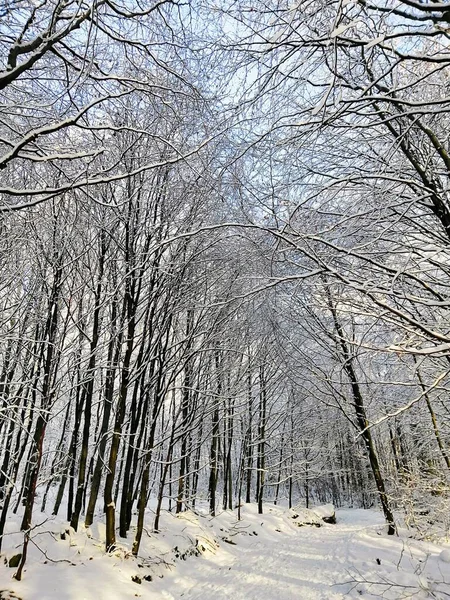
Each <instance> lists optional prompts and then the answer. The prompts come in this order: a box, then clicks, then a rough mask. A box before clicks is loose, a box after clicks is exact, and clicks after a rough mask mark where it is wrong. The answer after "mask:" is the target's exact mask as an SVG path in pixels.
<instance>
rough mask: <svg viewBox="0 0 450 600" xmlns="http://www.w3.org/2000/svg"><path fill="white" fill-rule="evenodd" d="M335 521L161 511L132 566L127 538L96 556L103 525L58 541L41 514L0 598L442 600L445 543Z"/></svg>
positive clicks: (353, 514)
mask: <svg viewBox="0 0 450 600" xmlns="http://www.w3.org/2000/svg"><path fill="white" fill-rule="evenodd" d="M336 516H337V524H336V525H331V524H323V526H321V527H314V526H306V525H305V526H302V527H298V523H299V522H300V521H299V520H298V519H297V520H294V519H292V512H290V511H287V510H286V509H284V508H281V507H276V506H272V505H266V506H265V514H264V515H258V514H257V512H256V507H254V506H249V505H245V506H244V507H243V508H242V520H241V521H237V515H236V512H231V511H225V512H223V513H221V514H220V515H218V516H217V517H215V518H211V517H209V516H198V515H194V514H193V513H191V512H186V513H182V514H181V515H179V516H175V515H173V514H172V513H168V512H165V513H164V514H163V518H162V523H161V528H160V531H159V532H158V533H153V532H151V531H150V529H149V530H147V531H146V533H145V534H144V536H143V542H142V546H141V554H142V558H138V559H135V558H133V557H132V556H131V555H130V552H129V548H130V547H131V543H132V538H131V536H130V539H129V540H120V542H121V543H120V547H119V548H118V550H117V551H116V552H115V553H113V554H111V555H105V552H104V543H103V539H104V535H103V534H104V526H103V525H101V524H100V525H97V526H95V527H94V526H93V527H92V528H91V529H90V530H85V529H84V528H83V527H80V531H79V532H78V533H75V532H73V530H72V531H69V530H67V531H68V532H67V533H66V524H65V523H63V522H61V520H59V521H57V520H55V519H49V518H48V517H45V515H42V514H41V515H39V516H36V519H37V521H38V522H41V524H40V525H39V527H36V529H35V530H34V531H33V543H32V544H31V546H30V550H29V559H28V561H27V565H26V567H25V571H24V576H23V580H22V581H21V582H17V581H15V580H14V579H13V578H12V575H13V573H14V571H15V569H12V568H9V567H8V566H7V564H4V565H3V564H2V566H1V567H0V591H1V592H2V593H1V594H0V598H5V599H6V598H8V599H9V598H11V599H13V598H20V599H21V600H125V599H128V598H136V597H137V598H142V599H143V600H146V599H148V600H150V599H151V600H178V599H180V600H253V599H254V600H338V599H342V598H362V599H366V600H369V599H373V598H384V599H385V600H393V599H401V598H413V599H418V600H419V599H422V598H437V599H440V600H441V599H442V600H445V599H448V598H450V544H447V545H445V544H444V545H443V546H442V545H436V544H433V543H431V542H425V541H417V540H414V539H412V538H408V537H407V533H406V531H405V532H401V533H400V535H399V537H392V536H391V537H389V536H387V535H386V533H385V530H384V527H383V519H382V515H381V514H380V513H379V512H377V511H375V510H359V509H346V510H338V511H337V513H336ZM39 517H42V518H41V519H40V521H39ZM18 523H19V520H17V522H13V521H11V522H10V523H9V524H8V529H9V532H10V533H9V535H7V536H5V541H4V548H3V556H2V558H4V559H5V560H7V559H9V558H10V557H11V556H12V555H14V554H15V553H17V552H18V551H20V541H21V538H20V534H18V533H16V532H17V529H18V527H17V525H18ZM149 523H151V514H149ZM61 533H62V538H64V539H61ZM5 560H2V563H3V562H5ZM8 593H9V595H8Z"/></svg>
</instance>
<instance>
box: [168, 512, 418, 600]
mask: <svg viewBox="0 0 450 600" xmlns="http://www.w3.org/2000/svg"><path fill="white" fill-rule="evenodd" d="M262 519H264V523H263V522H262ZM337 520H338V522H337V524H336V525H325V526H323V527H320V528H316V527H307V526H304V527H301V528H298V529H295V530H292V529H288V528H286V527H285V525H284V526H283V523H282V522H281V521H280V522H279V523H278V521H277V515H276V514H274V515H264V517H263V518H260V519H259V521H261V522H258V516H257V515H254V519H253V523H252V526H251V528H252V529H253V528H254V529H253V531H254V533H252V532H250V530H249V529H248V530H247V531H246V533H247V535H236V536H235V537H233V538H232V539H233V540H235V541H236V545H230V544H226V543H222V544H221V548H220V549H219V550H218V552H217V554H215V555H213V556H211V555H205V556H203V557H201V558H200V559H199V560H196V561H188V563H186V564H185V565H182V568H180V569H177V571H176V572H175V573H174V574H173V578H172V577H170V576H169V578H165V579H164V584H162V585H161V589H160V593H161V598H164V599H165V600H172V599H175V598H176V599H182V600H209V599H211V600H231V599H232V600H310V599H311V600H338V599H342V598H349V597H355V598H372V597H375V596H373V595H372V594H371V593H370V591H375V592H377V593H380V592H383V593H384V594H385V595H384V597H385V598H401V597H402V596H401V595H399V594H400V591H401V592H402V593H403V591H404V590H403V589H400V588H397V587H396V584H397V583H399V581H398V576H399V574H400V575H401V576H402V577H401V578H400V583H401V584H402V585H403V584H404V583H405V578H404V573H403V565H400V566H399V568H397V565H398V563H399V561H400V562H402V561H403V562H405V561H406V562H407V563H408V564H407V567H408V568H407V570H408V571H411V567H412V564H411V557H410V556H409V551H408V550H406V551H405V548H404V541H401V540H399V539H398V538H395V539H393V538H388V537H387V536H386V535H384V534H383V533H382V525H383V518H382V515H381V514H380V513H378V512H376V511H372V510H368V511H367V510H341V511H338V512H337ZM237 526H238V525H237ZM248 534H251V535H248ZM255 534H257V535H255ZM416 554H417V549H416ZM423 554H424V556H425V554H426V553H423ZM413 558H414V557H413ZM377 559H378V561H380V563H381V564H378V561H377ZM408 574H409V573H408ZM168 579H169V580H171V581H170V584H169V581H168ZM355 579H358V580H366V581H367V580H370V581H385V580H388V581H390V582H392V583H394V587H392V586H391V585H389V586H384V587H383V589H380V588H375V589H374V587H373V586H368V585H367V584H364V583H363V584H358V583H357V582H356V581H355ZM408 583H410V582H409V580H408V581H406V584H408ZM414 583H415V581H414V582H413V584H414ZM168 584H169V585H168ZM386 587H389V589H385V588H386ZM409 597H413V598H422V597H424V598H425V597H427V596H422V595H421V591H420V589H417V593H414V594H413V595H412V596H411V595H410V596H409Z"/></svg>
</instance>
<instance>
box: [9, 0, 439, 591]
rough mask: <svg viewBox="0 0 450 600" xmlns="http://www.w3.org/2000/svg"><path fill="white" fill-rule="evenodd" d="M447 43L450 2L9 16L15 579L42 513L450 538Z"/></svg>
mask: <svg viewBox="0 0 450 600" xmlns="http://www.w3.org/2000/svg"><path fill="white" fill-rule="evenodd" d="M449 42H450V2H449V1H448V0H442V1H438V0H436V1H434V0H294V1H293V2H292V1H291V0H265V1H263V0H252V2H251V3H246V2H245V0H219V1H217V2H215V1H214V0H191V1H190V2H187V1H184V0H117V1H116V0H2V1H1V2H0V48H1V50H0V258H1V260H0V548H1V544H2V543H3V541H4V539H5V537H6V536H4V535H3V534H4V533H5V527H6V526H7V524H8V522H9V520H10V519H11V518H13V516H14V515H18V516H19V517H20V522H21V525H20V529H21V531H22V533H23V546H22V549H21V555H20V556H21V558H20V562H19V564H18V566H17V571H16V572H15V577H16V579H18V580H20V579H21V578H22V575H23V571H24V568H25V565H26V560H27V551H28V549H29V545H30V542H32V538H33V528H34V526H35V524H36V517H35V515H36V513H37V512H38V511H40V512H43V513H46V514H48V515H53V516H57V515H59V516H60V517H61V518H63V519H66V520H67V521H68V522H69V523H70V526H71V528H73V530H74V531H75V532H76V531H79V530H81V529H82V528H85V527H90V526H91V525H92V524H93V523H95V522H96V521H99V520H101V521H102V522H104V523H105V527H106V529H105V531H106V534H105V545H104V552H105V553H108V552H112V551H114V550H115V549H116V547H117V544H118V543H119V541H120V539H124V538H126V539H129V540H131V544H132V554H133V555H135V556H138V555H139V551H140V546H141V540H142V536H143V532H145V529H146V528H147V529H151V530H153V531H158V529H159V526H160V515H161V511H162V510H163V509H164V510H167V509H168V510H170V511H172V512H173V513H174V514H179V513H182V512H183V511H186V510H189V511H194V512H195V511H196V510H197V508H198V506H200V505H201V506H202V507H204V508H205V507H206V510H207V511H209V514H210V515H212V516H214V515H215V514H216V512H220V511H222V510H233V511H238V510H240V507H241V506H242V505H244V504H246V503H254V504H256V505H257V510H258V511H259V513H263V510H264V504H265V503H272V504H279V505H280V504H281V505H283V506H288V507H291V506H293V505H296V504H298V503H302V504H303V505H304V506H305V507H309V506H311V505H315V504H325V503H333V504H334V505H335V506H337V507H339V506H344V507H354V508H369V507H378V506H379V507H380V508H381V510H382V512H383V515H384V518H385V521H386V527H387V533H388V534H390V535H395V534H396V531H397V528H398V524H399V519H401V522H402V526H406V527H408V528H410V530H411V531H412V532H413V535H414V536H416V537H417V538H419V539H425V538H426V539H430V538H433V537H436V538H442V536H445V535H448V531H449V527H450V404H449V402H448V399H447V394H448V393H449V391H450V310H449V309H450V278H449V275H450V178H449V175H450V144H449V135H450V48H449ZM149 502H150V503H152V506H154V511H153V512H152V521H151V522H149V513H148V511H146V508H147V506H148V504H149ZM144 535H145V534H144ZM25 577H26V575H25Z"/></svg>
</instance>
